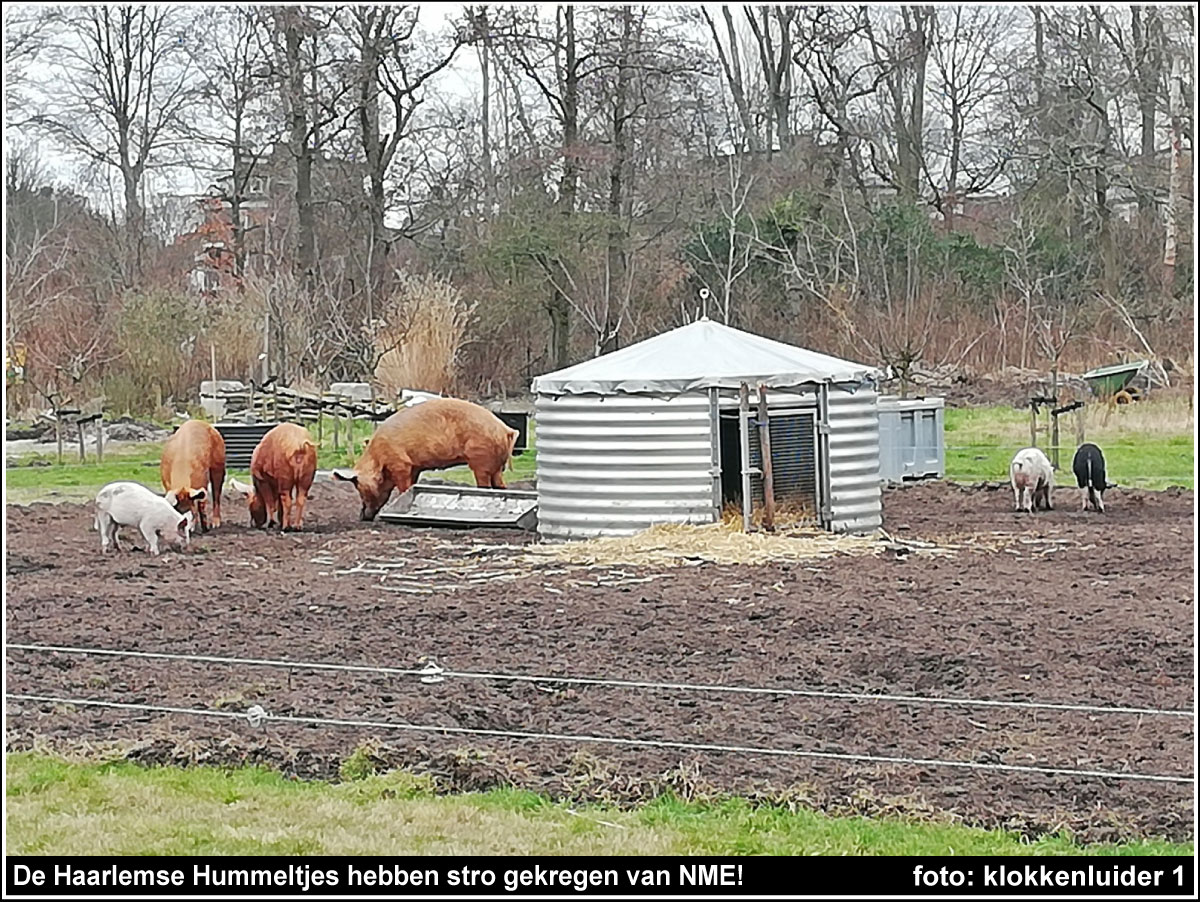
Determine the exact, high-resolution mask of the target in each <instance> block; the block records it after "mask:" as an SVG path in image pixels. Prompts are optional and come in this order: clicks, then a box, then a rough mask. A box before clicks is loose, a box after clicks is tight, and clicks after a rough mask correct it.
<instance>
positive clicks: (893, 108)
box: [864, 6, 934, 203]
mask: <svg viewBox="0 0 1200 902" xmlns="http://www.w3.org/2000/svg"><path fill="white" fill-rule="evenodd" d="M933 16H934V12H933V9H932V8H931V7H922V6H902V7H900V15H899V19H898V20H896V19H894V20H893V21H892V22H891V23H890V24H889V25H887V26H886V27H885V29H884V31H883V32H881V31H880V30H879V29H878V28H876V27H875V25H874V24H873V23H872V21H871V17H870V15H869V14H868V15H866V17H865V19H864V23H865V31H866V35H867V38H868V39H869V41H870V46H871V53H872V54H873V57H874V59H875V63H876V65H877V66H878V67H879V68H880V69H882V70H884V71H885V72H886V73H887V76H886V78H885V79H884V85H885V87H886V94H887V108H888V114H889V118H890V121H889V124H890V126H891V129H890V135H891V137H892V138H893V139H894V141H895V145H894V148H891V149H887V148H884V147H882V146H881V147H880V150H881V151H882V152H883V155H884V158H885V159H884V160H878V159H876V158H874V156H873V158H872V165H873V167H874V169H875V171H876V173H877V174H878V175H879V176H881V177H882V178H885V179H887V180H888V181H889V182H890V183H891V184H892V186H893V187H894V188H895V189H896V191H897V193H898V194H899V195H900V197H901V198H902V199H903V200H906V201H908V202H910V203H915V202H916V201H917V200H918V199H919V198H920V196H921V177H922V175H923V174H924V172H925V145H924V140H925V82H926V76H927V67H928V63H929V54H930V50H931V47H932V40H931V39H932V36H933V35H932V31H933Z"/></svg>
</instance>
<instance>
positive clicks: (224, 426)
mask: <svg viewBox="0 0 1200 902" xmlns="http://www.w3.org/2000/svg"><path fill="white" fill-rule="evenodd" d="M278 425H279V424H278V423H216V424H214V426H215V428H216V430H217V432H219V433H221V438H223V439H225V468H226V469H227V470H249V469H250V458H251V456H252V455H253V454H254V449H255V448H257V447H258V443H259V442H261V441H262V438H263V436H264V435H266V434H267V433H268V432H270V431H271V430H272V429H274V428H275V427H276V426H278Z"/></svg>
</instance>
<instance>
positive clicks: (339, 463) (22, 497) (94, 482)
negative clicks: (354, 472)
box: [5, 417, 537, 504]
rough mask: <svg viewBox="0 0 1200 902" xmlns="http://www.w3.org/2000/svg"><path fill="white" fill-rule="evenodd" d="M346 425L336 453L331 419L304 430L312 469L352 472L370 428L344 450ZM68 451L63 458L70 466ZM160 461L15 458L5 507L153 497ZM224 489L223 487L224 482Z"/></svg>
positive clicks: (155, 447)
mask: <svg viewBox="0 0 1200 902" xmlns="http://www.w3.org/2000/svg"><path fill="white" fill-rule="evenodd" d="M345 428H346V424H345V423H344V422H342V423H340V424H339V426H338V430H339V432H338V436H339V438H338V447H336V448H335V447H334V444H333V419H332V418H331V417H326V418H325V422H324V425H323V426H322V428H321V430H320V431H319V432H318V429H317V427H316V425H315V424H309V425H308V431H309V432H310V433H311V434H312V436H313V439H314V440H316V439H317V437H318V434H319V435H320V442H319V445H318V449H317V467H318V468H319V469H322V470H332V469H333V468H335V467H351V466H353V465H354V463H355V461H357V460H358V458H359V457H360V456H361V455H362V451H363V440H364V439H368V438H370V437H371V435H372V433H373V432H374V431H375V424H373V423H369V422H367V421H365V420H355V421H354V429H353V431H352V433H351V434H352V437H353V442H352V445H351V447H349V448H347V445H346V432H345ZM529 441H530V442H531V443H532V441H533V424H532V423H531V424H530V433H529ZM71 450H72V447H71V446H68V448H67V454H66V455H64V456H65V457H66V458H67V460H68V461H69V460H70V452H71ZM161 458H162V443H161V442H156V443H147V444H142V445H138V446H137V447H136V449H135V450H132V451H122V452H120V453H116V454H106V455H105V457H104V463H98V462H97V461H96V459H95V454H94V452H92V453H89V455H88V459H87V461H85V462H84V463H80V462H79V461H78V460H75V462H73V463H63V464H58V463H57V462H55V453H54V452H53V451H51V452H49V453H46V452H40V451H35V452H29V453H26V454H21V455H17V456H16V463H17V465H16V466H14V467H8V468H6V469H5V483H6V484H5V501H6V502H7V503H9V504H29V503H31V502H34V501H71V502H85V501H91V500H93V499H94V498H95V497H96V493H97V492H98V491H100V489H101V488H102V487H103V486H106V485H108V484H109V483H110V482H117V481H122V480H128V481H132V482H140V483H142V484H143V485H146V486H148V487H149V488H151V489H154V490H155V491H160V490H161V483H160V481H159V470H158V466H159V461H160V459H161ZM512 464H513V469H512V472H506V473H505V474H504V478H505V481H506V482H515V481H517V480H521V479H532V478H533V477H534V475H535V469H536V466H537V453H536V451H534V449H533V448H532V447H530V448H529V449H528V450H526V451H525V452H524V453H523V454H521V455H520V456H517V457H514V458H513V461H512ZM229 477H234V478H236V479H238V480H240V481H241V482H249V481H250V473H249V471H247V470H229V471H227V472H226V480H228V478H229ZM425 478H434V479H448V480H451V481H453V482H462V483H468V484H470V485H474V484H475V476H474V475H473V474H472V473H471V471H470V469H468V468H467V467H452V468H451V469H449V470H440V471H435V472H431V473H429V474H428V476H427V477H425ZM226 485H227V486H228V481H226Z"/></svg>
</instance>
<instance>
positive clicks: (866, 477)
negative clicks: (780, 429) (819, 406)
mask: <svg viewBox="0 0 1200 902" xmlns="http://www.w3.org/2000/svg"><path fill="white" fill-rule="evenodd" d="M877 398H878V395H877V394H876V392H875V391H874V390H873V389H871V388H870V387H869V386H866V385H864V386H862V387H861V388H859V389H858V390H857V391H855V392H849V391H846V390H844V389H841V388H838V387H837V386H830V387H829V391H828V420H829V433H828V436H827V441H828V445H827V447H828V458H829V473H828V477H827V480H828V481H827V483H826V485H827V490H828V505H829V528H830V529H831V530H833V531H834V532H870V531H871V530H873V529H878V528H879V527H880V526H882V525H883V503H882V497H881V490H880V485H879V411H878V408H877Z"/></svg>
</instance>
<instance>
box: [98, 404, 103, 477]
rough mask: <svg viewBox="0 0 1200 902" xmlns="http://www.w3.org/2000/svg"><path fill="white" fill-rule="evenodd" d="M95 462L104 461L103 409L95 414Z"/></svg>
mask: <svg viewBox="0 0 1200 902" xmlns="http://www.w3.org/2000/svg"><path fill="white" fill-rule="evenodd" d="M96 462H97V463H101V464H102V463H104V410H103V409H101V410H100V413H99V414H98V415H97V416H96Z"/></svg>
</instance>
